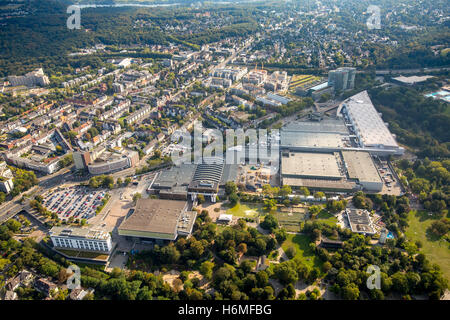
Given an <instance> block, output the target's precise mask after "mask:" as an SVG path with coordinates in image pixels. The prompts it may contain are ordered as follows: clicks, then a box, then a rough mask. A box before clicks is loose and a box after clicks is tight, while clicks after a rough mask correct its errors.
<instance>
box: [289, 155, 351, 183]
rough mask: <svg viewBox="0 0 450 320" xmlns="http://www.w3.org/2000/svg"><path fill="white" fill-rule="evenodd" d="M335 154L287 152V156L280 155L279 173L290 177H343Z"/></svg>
mask: <svg viewBox="0 0 450 320" xmlns="http://www.w3.org/2000/svg"><path fill="white" fill-rule="evenodd" d="M336 157H337V154H334V153H308V152H289V156H285V155H284V154H283V155H282V158H281V174H282V175H283V176H284V175H289V176H291V177H295V176H297V177H304V178H306V177H323V178H335V179H340V178H343V175H342V174H341V172H340V171H339V166H338V164H337V159H336Z"/></svg>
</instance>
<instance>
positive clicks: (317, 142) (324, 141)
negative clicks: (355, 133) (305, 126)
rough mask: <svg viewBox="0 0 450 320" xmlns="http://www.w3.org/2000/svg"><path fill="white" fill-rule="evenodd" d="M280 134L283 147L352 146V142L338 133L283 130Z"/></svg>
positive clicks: (335, 147)
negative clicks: (345, 139) (347, 141)
mask: <svg viewBox="0 0 450 320" xmlns="http://www.w3.org/2000/svg"><path fill="white" fill-rule="evenodd" d="M280 136H281V143H280V145H281V146H283V147H311V148H333V149H340V148H345V147H349V146H350V143H346V141H344V140H343V136H342V135H341V134H337V133H323V132H295V131H281V132H280Z"/></svg>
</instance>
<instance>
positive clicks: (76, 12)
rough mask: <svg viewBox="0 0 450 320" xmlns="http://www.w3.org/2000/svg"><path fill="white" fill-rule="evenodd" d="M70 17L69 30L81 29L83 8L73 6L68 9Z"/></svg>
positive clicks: (68, 20)
mask: <svg viewBox="0 0 450 320" xmlns="http://www.w3.org/2000/svg"><path fill="white" fill-rule="evenodd" d="M66 12H67V13H68V14H70V16H69V17H68V18H67V29H69V30H73V29H81V7H80V6H77V5H71V6H68V7H67V11H66Z"/></svg>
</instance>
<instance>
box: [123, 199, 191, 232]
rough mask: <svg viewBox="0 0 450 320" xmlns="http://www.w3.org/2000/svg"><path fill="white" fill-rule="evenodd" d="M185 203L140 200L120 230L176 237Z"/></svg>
mask: <svg viewBox="0 0 450 320" xmlns="http://www.w3.org/2000/svg"><path fill="white" fill-rule="evenodd" d="M186 205H187V203H186V202H185V201H176V200H163V199H139V200H138V201H137V203H136V208H135V211H134V212H133V214H132V215H131V216H129V217H128V218H127V219H126V220H125V221H124V222H122V224H121V225H120V227H119V229H120V230H127V231H138V232H149V233H164V234H173V235H174V236H175V235H176V230H177V222H178V219H179V217H180V215H181V214H182V213H183V211H185V208H186Z"/></svg>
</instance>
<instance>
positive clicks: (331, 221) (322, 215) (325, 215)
mask: <svg viewBox="0 0 450 320" xmlns="http://www.w3.org/2000/svg"><path fill="white" fill-rule="evenodd" d="M316 221H319V222H323V223H326V224H328V225H330V226H335V225H336V223H337V222H338V220H337V218H336V217H335V216H333V215H332V214H331V213H329V212H327V211H326V210H322V211H320V212H319V214H318V215H317V216H316Z"/></svg>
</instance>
